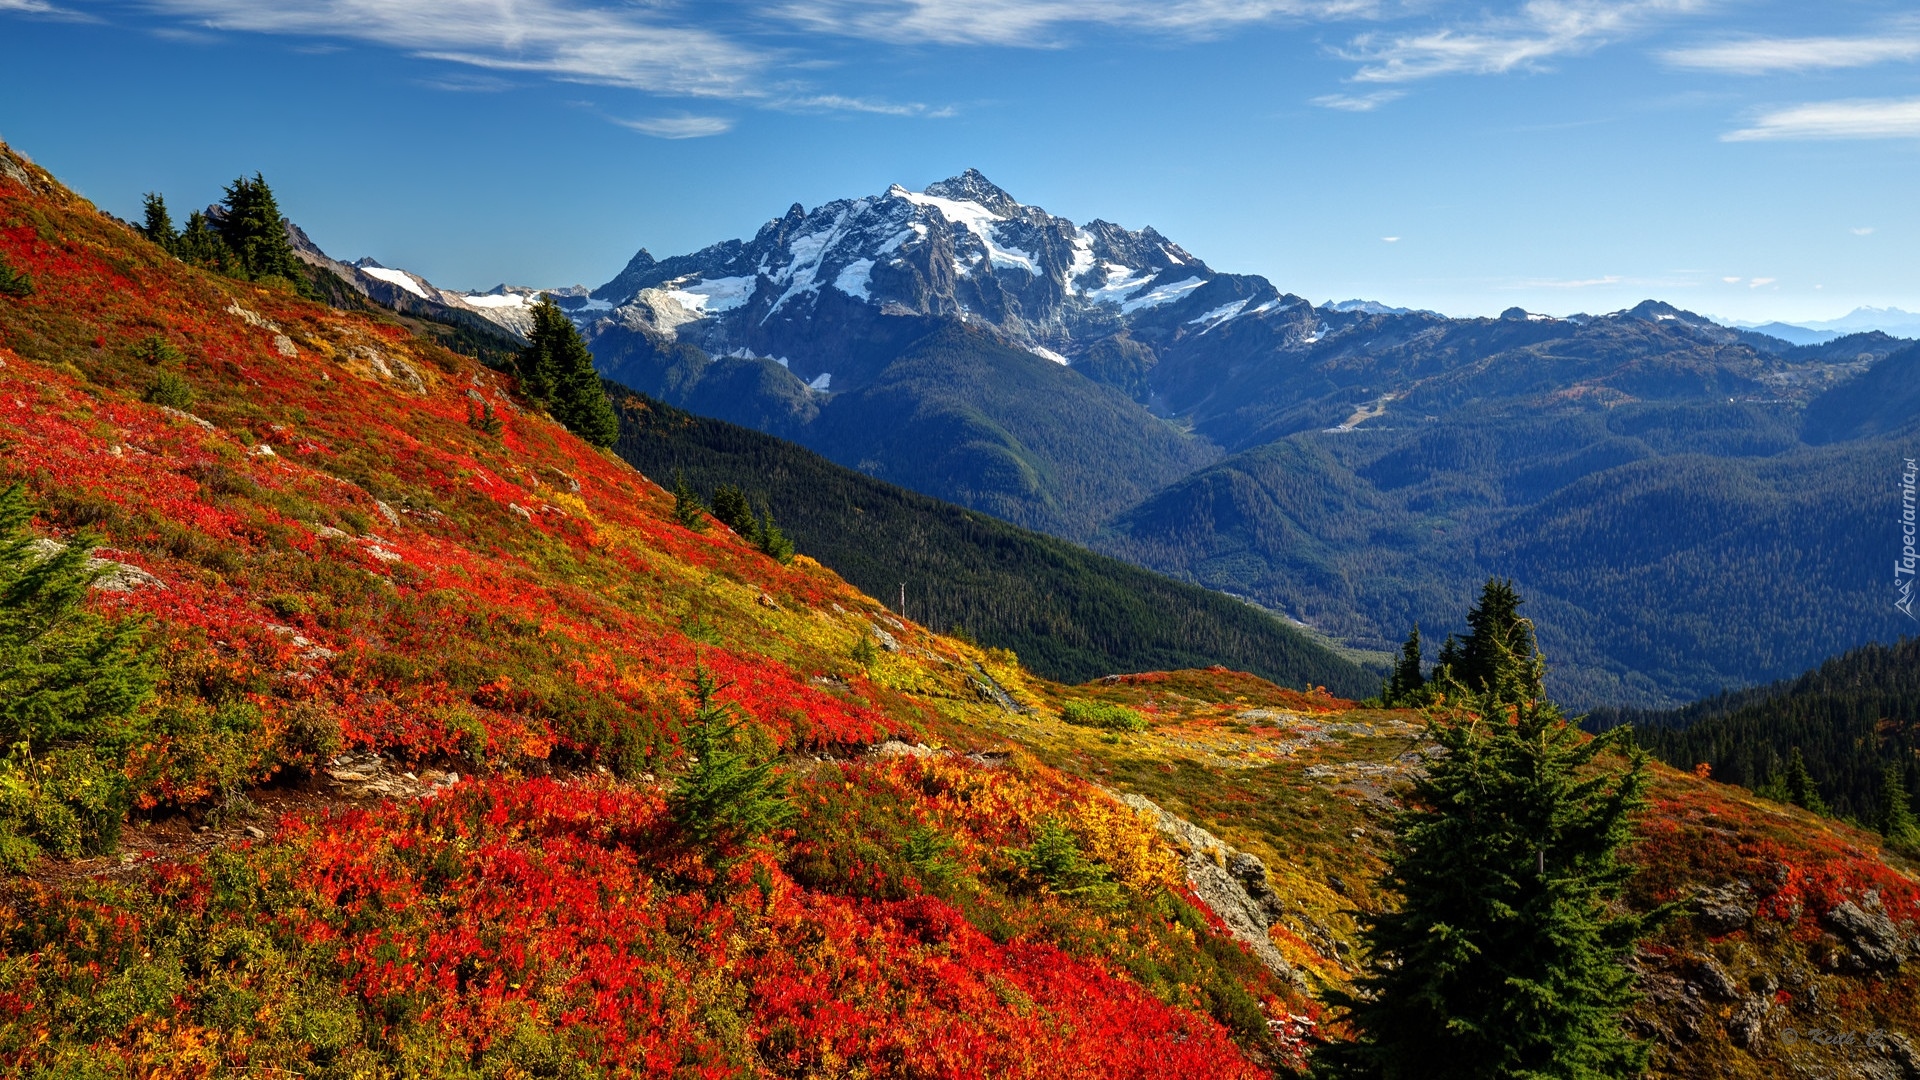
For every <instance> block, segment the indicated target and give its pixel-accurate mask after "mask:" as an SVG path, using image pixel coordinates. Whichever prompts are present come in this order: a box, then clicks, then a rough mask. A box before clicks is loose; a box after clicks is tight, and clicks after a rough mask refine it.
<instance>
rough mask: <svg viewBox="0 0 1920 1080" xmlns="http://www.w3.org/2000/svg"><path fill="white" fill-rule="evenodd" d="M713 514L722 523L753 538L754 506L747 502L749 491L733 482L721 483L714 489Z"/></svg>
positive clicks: (742, 534) (754, 523) (746, 536)
mask: <svg viewBox="0 0 1920 1080" xmlns="http://www.w3.org/2000/svg"><path fill="white" fill-rule="evenodd" d="M713 516H714V517H715V518H717V519H719V521H720V523H721V524H723V525H725V526H726V527H727V528H729V529H732V530H733V531H734V532H736V533H738V534H739V535H740V536H742V537H744V538H746V539H748V540H751V539H753V530H754V526H755V525H756V524H757V522H756V520H755V518H754V516H753V507H752V505H751V504H749V503H748V502H747V493H746V492H745V491H743V490H742V489H740V488H739V487H737V486H735V485H733V484H721V485H720V486H719V487H717V488H715V489H714V491H713Z"/></svg>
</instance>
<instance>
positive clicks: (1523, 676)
mask: <svg viewBox="0 0 1920 1080" xmlns="http://www.w3.org/2000/svg"><path fill="white" fill-rule="evenodd" d="M1521 603H1523V601H1522V600H1521V599H1520V594H1519V593H1518V592H1515V591H1514V588H1513V582H1512V581H1510V580H1506V581H1503V580H1501V579H1499V578H1488V579H1487V583H1486V584H1485V585H1484V586H1482V587H1481V590H1480V602H1479V603H1477V604H1475V605H1474V607H1473V610H1471V611H1469V612H1468V613H1467V636H1466V637H1465V638H1462V639H1461V641H1460V645H1459V654H1458V659H1457V660H1456V661H1454V662H1453V663H1452V664H1451V665H1449V668H1448V677H1449V679H1451V681H1452V682H1453V683H1454V684H1455V685H1456V686H1457V687H1459V688H1460V689H1463V690H1465V691H1467V692H1468V693H1469V694H1474V695H1479V694H1484V693H1488V692H1491V693H1492V694H1493V695H1494V696H1495V697H1496V698H1497V699H1498V700H1500V701H1503V702H1507V703H1509V704H1517V703H1519V702H1522V701H1532V700H1539V699H1541V698H1544V697H1545V696H1546V690H1545V672H1546V668H1545V664H1544V663H1543V662H1541V661H1540V659H1539V650H1538V649H1537V648H1536V647H1535V644H1534V637H1533V621H1532V620H1531V619H1527V618H1524V617H1522V616H1521V614H1520V605H1521Z"/></svg>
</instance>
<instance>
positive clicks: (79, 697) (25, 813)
mask: <svg viewBox="0 0 1920 1080" xmlns="http://www.w3.org/2000/svg"><path fill="white" fill-rule="evenodd" d="M32 517H33V508H32V506H31V505H30V503H29V502H28V500H27V496H26V491H25V489H24V488H23V487H22V486H20V485H18V484H15V485H13V486H12V487H9V488H7V489H6V490H5V491H3V492H0V865H6V866H14V867H17V866H19V865H20V864H21V863H22V862H24V861H25V860H27V859H31V858H32V857H34V856H35V855H37V854H40V853H41V852H42V851H51V852H53V853H55V854H58V855H62V856H74V855H80V854H85V853H90V852H98V851H102V850H105V849H107V848H109V847H111V845H112V843H113V838H114V837H115V836H116V835H117V833H118V830H119V824H120V818H121V815H122V814H123V813H125V810H126V797H127V779H126V776H125V772H124V762H125V758H126V754H127V750H128V748H129V747H130V746H131V745H132V744H133V742H134V741H135V739H136V738H137V736H138V734H139V732H138V730H137V726H136V721H135V717H136V714H137V712H138V710H139V708H140V706H141V705H142V704H144V703H145V702H146V700H147V698H148V697H149V696H150V695H151V693H152V691H153V685H154V674H153V668H152V662H151V658H150V656H149V654H148V652H147V650H146V648H145V647H144V645H143V644H142V640H141V633H140V628H139V625H138V624H137V623H135V622H133V621H131V620H125V619H122V620H108V619H105V618H102V617H101V616H99V615H97V614H94V613H93V612H90V611H88V610H87V609H86V597H87V589H88V587H89V586H90V585H91V584H92V583H93V582H94V581H95V580H97V579H98V578H99V576H100V570H99V569H96V568H95V567H94V566H93V564H92V560H91V557H90V556H91V555H92V551H91V545H90V544H89V543H88V542H87V540H86V538H84V537H80V538H76V539H75V540H74V542H72V543H69V544H67V545H66V546H65V547H62V548H59V549H58V550H52V549H50V548H49V547H48V546H47V545H45V544H44V543H41V542H36V541H35V539H34V538H33V537H32V536H31V535H30V534H29V533H28V531H27V523H28V522H29V521H30V520H32Z"/></svg>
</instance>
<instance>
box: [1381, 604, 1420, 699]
mask: <svg viewBox="0 0 1920 1080" xmlns="http://www.w3.org/2000/svg"><path fill="white" fill-rule="evenodd" d="M1426 686H1427V680H1426V676H1424V675H1422V674H1421V673H1420V624H1419V623H1414V624H1413V632H1412V633H1411V634H1408V635H1407V640H1406V644H1404V645H1402V646H1400V662H1399V663H1397V664H1395V665H1394V667H1393V675H1392V677H1391V678H1389V679H1388V680H1387V688H1386V692H1385V693H1384V694H1382V695H1381V697H1382V698H1383V699H1385V702H1386V704H1388V705H1411V704H1414V703H1415V702H1417V701H1418V700H1419V699H1420V697H1421V695H1422V691H1424V690H1425V689H1426Z"/></svg>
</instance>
